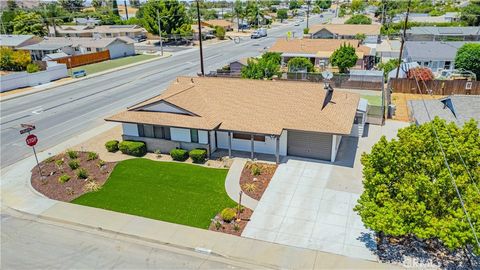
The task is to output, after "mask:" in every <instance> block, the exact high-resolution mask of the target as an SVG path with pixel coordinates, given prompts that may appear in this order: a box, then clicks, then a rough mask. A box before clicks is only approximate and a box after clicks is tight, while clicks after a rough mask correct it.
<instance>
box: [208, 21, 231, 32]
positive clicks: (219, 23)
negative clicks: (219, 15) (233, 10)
mask: <svg viewBox="0 0 480 270" xmlns="http://www.w3.org/2000/svg"><path fill="white" fill-rule="evenodd" d="M202 25H203V26H208V27H210V28H215V27H216V26H219V27H223V29H225V31H232V30H233V23H232V22H230V21H227V20H208V21H204V22H202Z"/></svg>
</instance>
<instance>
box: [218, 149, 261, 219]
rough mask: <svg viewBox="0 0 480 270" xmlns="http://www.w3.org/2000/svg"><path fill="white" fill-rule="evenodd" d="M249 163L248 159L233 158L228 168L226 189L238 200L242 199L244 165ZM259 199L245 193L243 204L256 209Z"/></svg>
mask: <svg viewBox="0 0 480 270" xmlns="http://www.w3.org/2000/svg"><path fill="white" fill-rule="evenodd" d="M246 163H247V160H246V159H243V158H235V159H234V160H233V163H232V166H230V169H229V170H228V174H227V178H226V179H225V190H226V191H227V194H228V196H229V197H230V198H231V199H232V200H234V201H236V202H238V200H239V199H240V191H241V190H242V188H241V187H240V176H241V175H242V171H243V167H245V164H246ZM257 204H258V201H257V200H255V199H254V198H252V197H250V196H248V195H247V194H245V193H243V195H242V205H243V206H246V207H248V208H250V209H252V210H255V208H256V207H257Z"/></svg>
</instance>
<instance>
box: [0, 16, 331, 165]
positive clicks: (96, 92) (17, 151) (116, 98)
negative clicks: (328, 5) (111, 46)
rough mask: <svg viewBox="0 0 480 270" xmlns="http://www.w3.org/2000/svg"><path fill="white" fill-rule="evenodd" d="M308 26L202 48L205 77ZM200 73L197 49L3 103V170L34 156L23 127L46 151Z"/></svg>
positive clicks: (0, 121) (0, 114) (313, 19)
mask: <svg viewBox="0 0 480 270" xmlns="http://www.w3.org/2000/svg"><path fill="white" fill-rule="evenodd" d="M330 17H331V16H324V17H323V18H320V17H319V16H318V15H316V16H312V17H311V19H310V23H311V24H314V23H320V22H323V21H326V20H327V19H328V18H330ZM304 27H306V22H305V21H304V22H302V23H300V25H298V26H295V25H294V24H293V23H289V24H284V25H281V26H277V27H274V28H272V29H269V31H268V37H266V38H261V39H253V40H252V39H250V38H249V37H243V38H241V39H240V42H234V41H231V40H227V41H224V42H221V43H218V44H212V45H209V46H208V47H206V48H204V65H205V73H208V72H209V71H211V70H215V69H217V68H220V67H222V66H223V65H226V64H228V63H229V62H231V61H233V60H236V59H240V58H243V57H251V56H258V55H260V54H261V53H262V52H264V51H265V50H266V49H267V48H268V47H269V46H271V45H272V44H273V42H274V41H275V39H276V38H285V37H286V33H287V31H292V32H295V36H301V35H302V32H303V28H304ZM198 72H200V61H199V49H198V48H196V47H195V48H191V49H186V50H183V51H178V52H175V53H174V54H173V56H172V57H169V58H165V59H159V60H156V61H152V62H148V63H145V64H142V65H138V66H135V67H131V68H127V69H123V70H118V71H115V72H112V73H108V74H104V75H101V76H96V77H92V78H89V79H86V80H80V81H78V82H75V83H71V84H67V85H63V86H59V87H55V88H52V89H49V90H46V91H42V92H37V93H34V94H31V95H27V96H23V97H19V98H15V99H10V100H2V101H1V103H0V126H1V132H0V141H1V147H0V152H1V168H5V167H6V166H8V165H11V164H13V163H15V162H17V161H19V160H21V159H24V158H26V157H28V156H30V155H32V154H33V153H32V150H31V149H30V147H28V146H26V145H25V137H26V136H25V135H20V134H19V130H20V129H21V128H20V124H22V123H34V124H35V126H36V128H37V129H36V130H35V131H34V134H35V135H37V137H38V139H39V143H38V144H37V147H36V148H37V151H43V150H45V149H48V148H50V147H52V146H54V145H56V144H59V143H61V142H63V141H65V140H67V139H69V138H71V137H72V136H74V135H78V134H81V133H83V132H85V131H87V130H90V129H92V128H95V127H97V126H99V125H101V124H103V123H104V120H103V119H104V117H106V116H109V115H112V114H114V113H116V112H118V111H121V110H124V109H125V108H126V107H128V106H131V105H133V104H135V103H138V102H140V101H142V100H144V99H147V98H150V97H152V96H155V95H158V94H160V93H161V92H162V91H163V90H164V89H165V87H166V86H167V85H168V84H170V83H171V82H172V81H173V80H174V79H175V77H177V76H182V75H196V74H197V73H198Z"/></svg>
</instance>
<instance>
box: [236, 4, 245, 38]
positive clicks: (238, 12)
mask: <svg viewBox="0 0 480 270" xmlns="http://www.w3.org/2000/svg"><path fill="white" fill-rule="evenodd" d="M233 12H234V13H235V17H236V18H237V26H238V28H237V31H240V20H243V18H244V17H245V9H244V8H243V5H242V1H240V0H235V3H234V4H233Z"/></svg>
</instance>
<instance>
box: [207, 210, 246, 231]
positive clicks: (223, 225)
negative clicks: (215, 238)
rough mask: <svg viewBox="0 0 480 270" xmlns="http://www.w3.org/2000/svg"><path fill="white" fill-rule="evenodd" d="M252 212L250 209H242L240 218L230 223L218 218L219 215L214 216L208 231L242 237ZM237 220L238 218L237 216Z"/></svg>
mask: <svg viewBox="0 0 480 270" xmlns="http://www.w3.org/2000/svg"><path fill="white" fill-rule="evenodd" d="M252 214H253V211H252V209H250V208H243V210H242V212H241V213H240V218H239V219H237V220H233V221H231V222H225V221H223V220H222V218H221V217H220V213H219V214H217V215H216V216H215V218H214V219H213V220H212V223H210V227H209V228H208V229H209V230H210V231H215V232H222V233H228V234H233V235H237V236H240V235H242V232H243V230H244V229H245V227H246V226H247V223H248V222H249V221H250V217H251V216H252ZM237 218H238V216H237Z"/></svg>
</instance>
